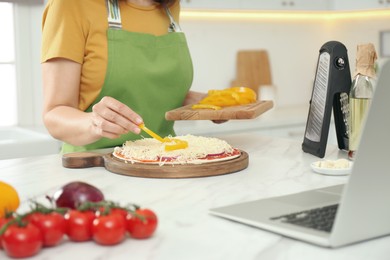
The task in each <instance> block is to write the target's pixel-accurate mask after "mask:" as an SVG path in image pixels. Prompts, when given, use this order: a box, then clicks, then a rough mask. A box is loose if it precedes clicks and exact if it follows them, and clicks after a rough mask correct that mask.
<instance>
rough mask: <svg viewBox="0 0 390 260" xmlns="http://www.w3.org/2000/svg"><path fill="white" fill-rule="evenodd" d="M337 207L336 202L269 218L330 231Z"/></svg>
mask: <svg viewBox="0 0 390 260" xmlns="http://www.w3.org/2000/svg"><path fill="white" fill-rule="evenodd" d="M337 207H338V205H337V204H336V205H330V206H326V207H322V208H315V209H310V210H306V211H301V212H296V213H290V214H287V215H282V216H278V217H272V218H271V220H279V221H281V222H284V223H290V224H294V225H298V226H303V227H307V228H312V229H317V230H321V231H325V232H330V231H331V230H332V226H333V222H334V219H335V216H336V212H337Z"/></svg>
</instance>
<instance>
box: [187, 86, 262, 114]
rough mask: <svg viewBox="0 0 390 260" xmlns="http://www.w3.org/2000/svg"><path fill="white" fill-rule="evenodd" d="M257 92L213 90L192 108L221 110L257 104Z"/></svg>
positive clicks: (236, 89) (250, 90)
mask: <svg viewBox="0 0 390 260" xmlns="http://www.w3.org/2000/svg"><path fill="white" fill-rule="evenodd" d="M256 99H257V95H256V92H255V91H254V90H253V89H251V88H247V87H231V88H227V89H222V90H215V89H211V90H209V91H208V93H207V96H206V97H205V98H203V99H202V100H201V101H199V103H198V104H195V105H193V106H192V108H193V109H216V108H218V109H221V108H222V107H228V106H238V105H244V104H249V103H253V102H255V101H256Z"/></svg>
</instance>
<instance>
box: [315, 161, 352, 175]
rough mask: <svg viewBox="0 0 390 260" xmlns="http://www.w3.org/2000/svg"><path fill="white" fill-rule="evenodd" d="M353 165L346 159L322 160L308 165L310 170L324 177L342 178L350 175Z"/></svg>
mask: <svg viewBox="0 0 390 260" xmlns="http://www.w3.org/2000/svg"><path fill="white" fill-rule="evenodd" d="M352 165H353V163H352V162H351V161H349V160H347V159H338V160H323V161H316V162H313V163H311V164H310V166H311V168H312V170H313V171H314V172H316V173H320V174H324V175H333V176H342V175H348V174H350V173H351V169H352Z"/></svg>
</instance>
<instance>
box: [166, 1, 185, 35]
mask: <svg viewBox="0 0 390 260" xmlns="http://www.w3.org/2000/svg"><path fill="white" fill-rule="evenodd" d="M164 8H165V12H166V13H167V15H168V17H169V21H170V23H169V27H168V32H182V30H181V28H180V25H179V24H178V23H177V22H176V21H175V19H173V16H172V14H171V11H170V10H169V8H168V7H167V6H164Z"/></svg>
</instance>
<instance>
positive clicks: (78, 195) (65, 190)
mask: <svg viewBox="0 0 390 260" xmlns="http://www.w3.org/2000/svg"><path fill="white" fill-rule="evenodd" d="M53 199H54V201H55V203H56V206H57V207H65V208H71V209H75V208H77V207H78V206H79V205H80V204H81V203H83V202H86V201H90V202H98V201H102V200H104V195H103V193H102V192H101V191H100V190H99V189H98V188H96V187H95V186H92V185H90V184H88V183H85V182H80V181H76V182H70V183H68V184H66V185H64V186H63V187H61V188H60V189H59V190H57V191H56V192H55V193H54V195H53Z"/></svg>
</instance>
